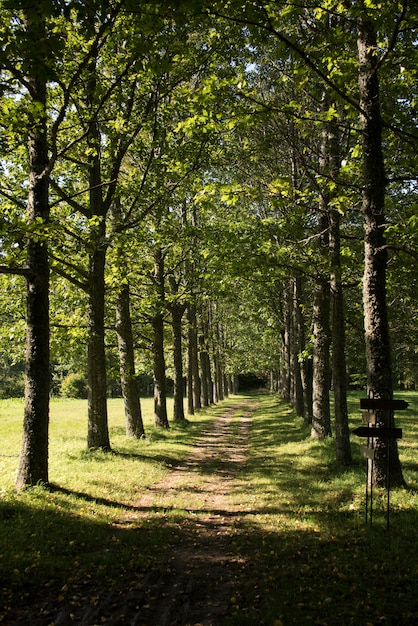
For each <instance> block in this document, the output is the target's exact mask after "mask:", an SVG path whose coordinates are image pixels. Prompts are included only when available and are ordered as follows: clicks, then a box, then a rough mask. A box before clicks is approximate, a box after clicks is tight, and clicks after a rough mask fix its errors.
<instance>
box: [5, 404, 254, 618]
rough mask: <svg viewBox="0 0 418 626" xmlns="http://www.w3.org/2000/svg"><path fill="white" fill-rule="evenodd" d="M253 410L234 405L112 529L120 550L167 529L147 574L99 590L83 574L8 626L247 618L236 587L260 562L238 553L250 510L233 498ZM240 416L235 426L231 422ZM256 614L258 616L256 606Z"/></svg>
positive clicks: (136, 572)
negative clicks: (149, 528)
mask: <svg viewBox="0 0 418 626" xmlns="http://www.w3.org/2000/svg"><path fill="white" fill-rule="evenodd" d="M254 406H255V405H254V404H252V405H251V404H248V403H246V404H244V405H236V406H235V407H234V408H233V409H231V410H229V411H227V412H226V413H225V414H224V415H222V416H221V417H219V418H217V419H216V420H215V421H214V422H213V423H212V424H211V428H210V431H209V432H207V433H206V434H205V435H204V436H203V437H202V439H201V440H200V441H199V443H198V444H197V445H196V446H195V447H194V449H193V452H192V455H191V456H190V457H189V458H188V459H187V460H186V461H184V463H183V464H182V465H181V466H179V467H176V468H173V470H172V471H171V472H169V474H168V476H167V477H166V478H165V479H164V481H163V482H162V483H160V484H156V485H154V486H153V488H152V489H148V490H146V491H145V492H144V494H143V496H142V497H141V499H140V501H139V502H138V503H136V507H135V509H134V510H133V511H132V510H131V511H129V513H127V514H126V515H124V516H123V517H122V518H121V519H120V520H119V522H118V523H117V524H115V525H113V526H112V528H111V532H112V533H113V536H112V538H114V539H115V544H117V543H118V542H119V541H123V537H124V535H125V534H126V533H127V532H129V533H141V540H142V541H143V540H144V534H146V525H147V522H148V521H151V520H152V524H153V525H154V524H155V522H156V521H157V524H158V519H159V520H160V521H161V526H162V527H166V526H167V525H168V526H170V527H171V528H172V541H171V542H170V544H171V545H170V546H167V545H165V546H164V545H160V546H158V545H156V546H155V549H156V551H157V553H158V552H161V554H160V555H159V557H160V558H157V560H156V561H155V560H154V561H153V562H152V563H150V566H149V567H148V568H147V567H145V568H144V567H137V568H136V567H135V563H134V560H133V562H132V563H131V567H132V569H131V570H130V572H129V576H127V574H128V573H127V572H125V580H123V583H122V581H119V584H117V582H116V581H115V580H113V581H109V583H108V584H106V583H103V582H102V583H100V585H98V583H97V582H96V580H95V577H94V576H87V577H86V576H85V577H84V578H83V580H74V581H73V582H72V583H70V585H69V586H66V587H65V588H64V589H63V590H62V594H61V595H60V596H58V599H57V595H56V594H53V597H51V598H48V592H47V590H43V593H42V596H39V597H34V598H33V599H32V603H31V604H32V605H31V606H30V607H29V606H28V607H27V608H26V609H25V608H23V607H22V610H21V611H19V612H18V614H15V615H14V617H12V615H10V621H7V620H6V622H3V623H10V624H12V623H13V624H33V625H46V624H48V625H54V626H59V625H64V624H86V625H87V624H89V625H93V624H103V623H106V624H132V625H136V624H138V625H146V626H174V625H182V626H186V625H197V624H201V625H202V626H216V625H217V624H221V623H223V621H224V619H225V618H227V617H228V616H232V615H233V614H236V613H237V612H238V610H239V611H240V613H241V612H242V611H244V613H245V611H246V609H242V608H241V609H238V607H239V604H240V595H242V593H243V587H242V584H241V585H240V586H239V588H238V584H237V581H238V580H239V581H241V582H242V580H247V581H248V585H249V586H251V587H253V586H254V581H253V580H252V577H251V570H252V568H253V567H254V565H255V564H254V563H251V562H250V561H249V559H248V557H243V556H240V555H239V553H237V550H236V549H235V546H234V538H235V536H236V534H237V532H238V527H239V524H240V520H241V516H245V514H246V513H247V512H248V510H249V509H248V507H247V505H246V503H245V502H242V503H239V504H236V503H235V504H234V501H233V498H232V497H231V496H232V494H233V492H234V489H235V486H236V479H237V476H238V472H239V469H240V468H242V467H243V464H244V463H245V461H246V456H247V443H248V434H249V426H250V417H251V411H252V407H254ZM237 411H238V412H239V414H240V415H241V417H240V419H239V420H238V421H237V420H236V419H235V420H234V419H233V418H234V415H235V414H236V412H237ZM176 511H177V512H178V513H179V515H176ZM180 513H181V515H180ZM152 536H153V537H154V535H152ZM138 537H139V535H138ZM157 556H158V555H157ZM126 578H128V579H126ZM244 592H245V591H244ZM44 595H46V596H47V597H44ZM247 611H248V609H247ZM251 611H252V613H253V614H254V613H255V614H256V613H257V607H256V606H254V605H252V607H251ZM234 623H239V620H238V621H235V622H234Z"/></svg>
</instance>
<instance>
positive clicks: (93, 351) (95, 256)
mask: <svg viewBox="0 0 418 626" xmlns="http://www.w3.org/2000/svg"><path fill="white" fill-rule="evenodd" d="M100 230H101V233H100V234H98V233H96V234H97V236H98V239H99V240H100V239H101V237H102V236H104V233H103V230H102V229H100ZM105 260H106V252H105V250H104V249H102V248H101V247H100V246H97V247H96V249H95V250H94V252H93V253H92V254H91V257H90V267H89V288H88V294H87V302H88V305H87V308H88V311H87V325H88V344H87V397H88V433H87V447H88V448H89V449H90V448H92V449H96V448H100V449H102V450H110V441H109V429H108V417H107V376H106V350H105V326H104V316H105V283H104V273H105Z"/></svg>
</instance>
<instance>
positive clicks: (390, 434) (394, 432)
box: [353, 426, 402, 439]
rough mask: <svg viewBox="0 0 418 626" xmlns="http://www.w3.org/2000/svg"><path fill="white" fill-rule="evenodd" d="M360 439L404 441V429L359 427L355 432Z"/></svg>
mask: <svg viewBox="0 0 418 626" xmlns="http://www.w3.org/2000/svg"><path fill="white" fill-rule="evenodd" d="M353 434H354V435H357V436H358V437H378V438H379V439H402V428H387V427H384V426H382V427H381V428H374V427H373V426H359V427H358V428H355V429H354V430H353Z"/></svg>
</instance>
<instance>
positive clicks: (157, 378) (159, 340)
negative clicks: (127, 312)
mask: <svg viewBox="0 0 418 626" xmlns="http://www.w3.org/2000/svg"><path fill="white" fill-rule="evenodd" d="M154 283H155V289H156V292H157V299H156V304H155V308H156V311H155V314H154V315H153V317H152V331H153V341H152V344H153V345H152V354H153V366H154V423H155V425H156V426H160V427H161V428H168V427H169V424H168V416H167V381H166V367H165V355H164V306H165V274H164V255H163V253H162V251H161V249H160V248H156V249H155V251H154Z"/></svg>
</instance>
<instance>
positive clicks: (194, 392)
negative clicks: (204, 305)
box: [187, 304, 202, 415]
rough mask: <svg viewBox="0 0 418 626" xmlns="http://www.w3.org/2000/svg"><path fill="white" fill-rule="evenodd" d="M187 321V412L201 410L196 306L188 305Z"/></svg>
mask: <svg viewBox="0 0 418 626" xmlns="http://www.w3.org/2000/svg"><path fill="white" fill-rule="evenodd" d="M187 321H188V348H187V355H188V356H187V380H188V385H187V389H188V407H189V409H188V412H189V414H190V415H192V414H193V413H192V410H193V412H194V410H195V409H196V410H199V409H200V408H202V400H201V392H202V390H201V387H202V385H201V381H200V375H199V346H198V341H197V334H198V333H197V319H196V306H195V305H194V304H189V306H188V307H187Z"/></svg>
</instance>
